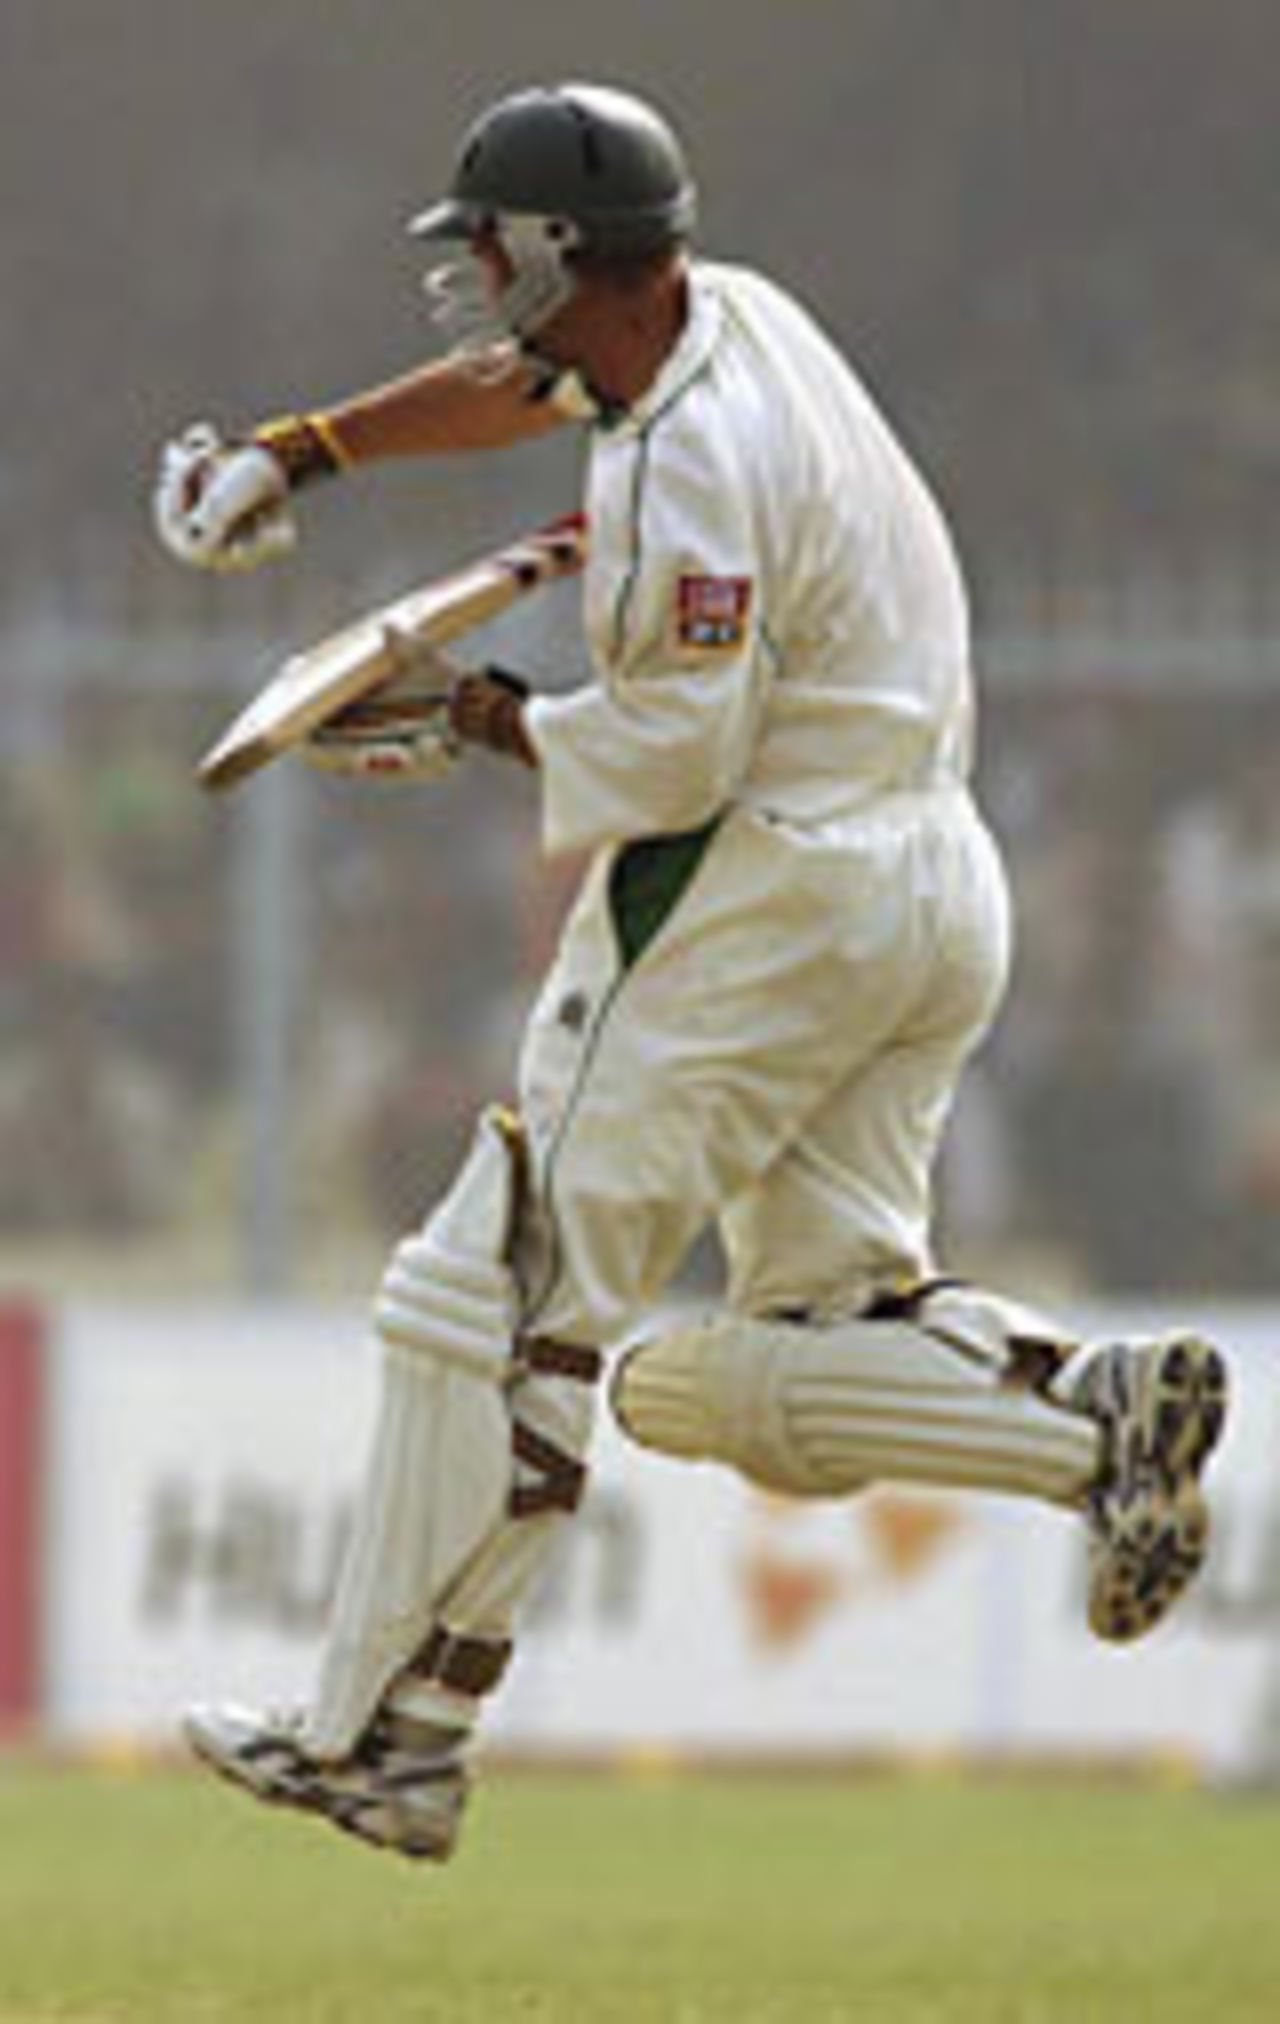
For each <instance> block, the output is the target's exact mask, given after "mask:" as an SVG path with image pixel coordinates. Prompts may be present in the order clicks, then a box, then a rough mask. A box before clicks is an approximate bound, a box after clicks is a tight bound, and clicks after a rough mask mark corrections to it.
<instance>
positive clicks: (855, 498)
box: [527, 263, 972, 852]
mask: <svg viewBox="0 0 1280 2024" xmlns="http://www.w3.org/2000/svg"><path fill="white" fill-rule="evenodd" d="M586 506H587V513H588V517H589V522H590V527H591V553H590V560H589V563H588V566H587V572H586V578H585V592H584V597H585V603H584V613H585V624H586V632H587V639H588V644H589V647H590V650H591V655H592V660H593V663H594V668H595V673H596V677H597V679H596V680H595V681H593V682H592V683H590V684H588V685H587V686H586V687H584V688H582V689H580V690H578V691H577V692H575V693H573V694H570V695H565V696H543V697H540V698H538V699H537V700H535V701H534V702H533V703H532V704H531V705H530V706H529V709H528V713H527V723H528V728H529V732H530V736H531V738H532V741H533V743H534V745H535V747H536V748H537V751H538V755H539V758H540V761H541V766H542V797H543V836H544V842H545V845H546V848H547V849H548V850H549V851H551V852H556V851H562V850H577V849H582V848H585V847H593V846H596V845H600V844H608V843H616V842H621V841H624V840H626V839H629V838H633V837H638V836H646V835H653V834H656V833H662V832H667V831H678V830H684V829H690V828H693V827H695V826H697V825H698V824H700V823H702V822H705V821H706V820H708V819H709V818H710V817H711V816H713V815H714V814H715V813H716V812H717V811H718V810H720V809H723V808H725V807H727V806H729V805H730V804H732V803H735V802H737V803H745V804H747V805H749V806H754V807H758V808H762V809H767V810H770V811H772V812H774V813H776V814H778V815H781V816H784V817H786V818H788V819H790V820H792V821H796V822H800V823H810V822H826V821H828V820H831V819H833V818H838V817H841V816H844V815H848V814H852V813H855V812H856V811H858V810H859V809H861V808H864V807H865V806H866V805H867V803H868V802H869V801H870V800H872V799H874V798H876V797H878V796H880V795H883V794H886V793H895V792H899V791H903V790H918V789H921V788H928V787H930V786H932V785H934V784H939V785H941V784H944V783H949V782H958V781H962V780H963V779H964V778H965V777H966V775H967V772H968V768H969V761H970V744H971V734H970V718H971V713H972V696H971V680H970V651H969V624H968V615H967V607H966V599H965V593H964V587H963V584H962V581H961V577H960V572H959V569H958V567H957V563H956V559H955V555H954V551H953V549H952V545H951V541H950V538H949V536H948V533H947V530H946V527H945V525H944V523H943V520H942V516H941V514H940V513H939V511H938V508H937V506H936V504H935V503H934V501H933V499H932V497H931V495H930V493H929V491H928V489H927V488H926V486H925V484H924V483H923V481H922V480H921V478H920V476H919V474H918V473H917V471H916V470H915V468H914V466H913V465H912V463H911V461H910V460H909V458H908V457H907V456H906V454H905V453H904V451H903V450H902V448H901V447H900V446H899V444H898V443H897V442H896V440H895V438H894V436H893V435H892V433H891V431H890V430H889V428H888V426H887V425H886V423H885V421H884V419H883V417H882V416H881V415H880V413H879V411H878V410H877V408H876V406H875V404H874V402H873V401H872V400H871V398H870V396H869V394H868V393H867V391H866V389H865V388H864V387H863V385H862V384H861V382H860V381H859V380H858V378H857V377H856V375H855V374H854V373H853V371H852V370H851V369H850V367H849V366H848V365H847V363H846V362H845V361H844V359H843V358H842V357H841V356H840V354H839V353H838V352H837V351H836V349H835V347H834V346H833V345H832V344H831V343H830V341H829V340H828V339H827V338H826V337H825V335H824V334H823V333H822V332H821V331H820V330H819V328H818V327H817V325H816V324H815V323H814V321H813V320H812V318H811V317H810V316H809V315H808V314H807V313H806V311H804V310H803V309H802V308H800V306H799V305H798V304H797V303H795V302H794V301H793V300H791V299H790V298H789V297H788V296H787V295H786V294H784V293H783V291H782V290H781V289H779V288H777V287H776V286H774V285H773V284H772V283H771V282H768V281H766V280H764V279H763V278H762V277H761V276H759V275H756V274H753V273H750V272H748V271H746V270H744V269H740V268H734V267H725V266H719V265H710V264H705V263H699V264H697V265H696V266H695V267H694V268H693V271H692V278H691V295H690V313H689V317H688V320H687V323H686V325H685V328H684V331H683V333H682V335H681V338H680V340H679V342H678V344H677V345H676V347H675V349H674V350H673V352H672V353H671V355H670V356H669V357H668V359H667V360H666V362H665V364H664V366H663V368H662V370H661V372H660V374H659V376H658V378H657V380H656V381H655V382H654V384H653V385H652V386H651V387H650V389H649V390H648V392H647V393H646V394H645V396H644V397H643V399H642V400H641V401H640V402H639V403H638V404H637V405H636V406H635V407H634V408H633V409H632V410H631V411H630V412H629V413H628V415H627V416H626V418H625V419H624V420H623V421H622V422H621V423H618V424H616V425H614V426H613V427H610V428H607V429H604V428H597V429H596V430H595V431H594V432H593V439H592V448H591V458H590V467H589V473H588V482H587V498H586Z"/></svg>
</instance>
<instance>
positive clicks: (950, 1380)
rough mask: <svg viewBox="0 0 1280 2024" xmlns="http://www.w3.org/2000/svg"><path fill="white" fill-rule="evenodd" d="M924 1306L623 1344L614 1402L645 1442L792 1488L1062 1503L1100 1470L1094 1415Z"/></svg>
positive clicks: (721, 1320) (938, 1307)
mask: <svg viewBox="0 0 1280 2024" xmlns="http://www.w3.org/2000/svg"><path fill="white" fill-rule="evenodd" d="M966 1304H970V1305H971V1300H970V1297H969V1296H966ZM935 1312H936V1313H937V1316H938V1319H937V1324H936V1325H937V1326H938V1328H939V1331H940V1334H939V1335H934V1334H933V1333H931V1323H932V1322H933V1317H934V1314H935ZM928 1316H929V1318H928V1320H926V1321H924V1322H918V1321H867V1320H853V1321H842V1322H834V1323H830V1324H828V1325H826V1326H811V1325H808V1324H803V1323H796V1322H777V1321H757V1320H751V1319H749V1318H746V1317H735V1316H728V1315H726V1316H723V1317H717V1318H712V1319H710V1320H707V1321H704V1322H702V1323H700V1324H696V1325H694V1326H691V1327H689V1328H686V1329H677V1330H674V1331H673V1332H672V1333H671V1334H669V1335H663V1336H658V1337H655V1338H654V1339H653V1340H651V1341H648V1342H642V1343H640V1344H639V1345H638V1346H637V1347H636V1348H634V1349H633V1350H632V1351H630V1353H629V1354H628V1355H627V1357H626V1358H625V1359H624V1361H623V1363H622V1365H621V1366H620V1368H619V1370H618V1372H617V1375H616V1378H615V1381H614V1393H613V1404H614V1410H615V1413H616V1415H617V1418H618V1420H619V1423H620V1424H621V1426H622V1428H623V1429H624V1431H625V1432H626V1433H628V1434H629V1435H630V1436H631V1437H632V1438H633V1439H634V1440H636V1441H638V1442H639V1443H640V1444H641V1445H642V1446H645V1447H651V1448H657V1449H659V1450H661V1451H662V1452H663V1453H665V1454H671V1455H682V1456H687V1457H690V1458H693V1459H707V1460H715V1461H722V1462H728V1463H730V1464H732V1465H733V1466H734V1467H735V1468H737V1469H739V1470H740V1471H741V1472H742V1473H743V1474H744V1475H746V1476H748V1477H750V1478H751V1479H752V1480H753V1481H755V1482H757V1483H760V1484H762V1485H763V1486H764V1487H765V1488H767V1489H771V1490H779V1491H783V1492H785V1493H787V1494H789V1495H791V1496H807V1497H830V1496H841V1495H847V1494H849V1493H850V1492H852V1491H855V1490H859V1489H862V1488H864V1487H865V1486H866V1485H867V1484H869V1483H873V1482H898V1483H923V1484H933V1485H936V1486H938V1487H946V1488H954V1489H977V1490H999V1491H1006V1492H1010V1493H1012V1494H1014V1495H1017V1496H1026V1497H1042V1498H1046V1499H1048V1500H1050V1501H1052V1502H1055V1503H1072V1502H1075V1501H1076V1500H1077V1499H1078V1498H1079V1496H1080V1494H1081V1492H1082V1491H1083V1490H1084V1489H1085V1488H1086V1487H1087V1486H1088V1485H1089V1483H1091V1482H1092V1480H1093V1479H1094V1477H1095V1476H1096V1474H1097V1471H1098V1467H1099V1462H1100V1446H1099V1443H1100V1434H1099V1429H1098V1427H1097V1425H1096V1424H1095V1422H1094V1421H1093V1420H1091V1419H1089V1418H1087V1417H1086V1416H1085V1415H1084V1414H1082V1413H1078V1412H1074V1411H1072V1410H1070V1409H1069V1408H1068V1407H1066V1406H1064V1405H1058V1404H1054V1403H1052V1402H1051V1401H1050V1400H1048V1399H1046V1398H1044V1397H1043V1396H1042V1395H1041V1394H1040V1393H1039V1392H1037V1391H1033V1390H1031V1389H1029V1388H1028V1386H1027V1385H1026V1384H1025V1383H1024V1382H1022V1381H1020V1380H1018V1379H1017V1378H1016V1376H1015V1368H1016V1366H1015V1360H1014V1358H1013V1356H1012V1354H1011V1353H1010V1354H1009V1355H1007V1356H1001V1355H1000V1354H998V1353H994V1352H993V1348H992V1340H991V1329H990V1327H989V1326H984V1327H983V1328H974V1329H972V1330H971V1331H967V1332H966V1333H964V1334H962V1333H961V1332H960V1326H961V1322H962V1320H963V1315H962V1312H960V1311H959V1310H958V1311H957V1313H956V1314H955V1315H947V1313H946V1310H945V1296H944V1295H938V1296H936V1298H935V1300H933V1301H931V1302H930V1303H929V1308H928ZM943 1332H945V1340H944V1339H940V1335H941V1334H942V1333H943Z"/></svg>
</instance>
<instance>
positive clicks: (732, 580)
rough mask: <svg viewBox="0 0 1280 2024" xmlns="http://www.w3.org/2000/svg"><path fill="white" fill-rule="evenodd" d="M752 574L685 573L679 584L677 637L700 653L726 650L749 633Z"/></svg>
mask: <svg viewBox="0 0 1280 2024" xmlns="http://www.w3.org/2000/svg"><path fill="white" fill-rule="evenodd" d="M751 591H752V583H751V578H750V577H749V576H682V577H680V578H679V579H678V580H677V584H676V638H677V639H678V641H679V643H680V645H681V646H682V647H691V648H693V649H694V650H695V652H698V653H726V652H732V651H733V649H734V648H736V647H740V646H741V645H742V643H743V641H744V640H745V639H746V636H747V620H748V618H749V616H750V612H751Z"/></svg>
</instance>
